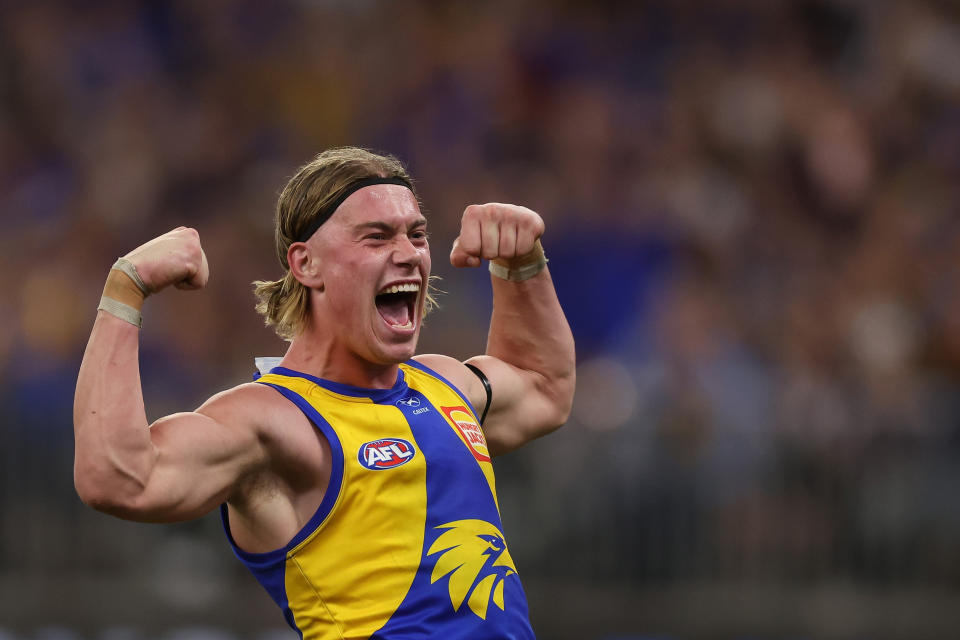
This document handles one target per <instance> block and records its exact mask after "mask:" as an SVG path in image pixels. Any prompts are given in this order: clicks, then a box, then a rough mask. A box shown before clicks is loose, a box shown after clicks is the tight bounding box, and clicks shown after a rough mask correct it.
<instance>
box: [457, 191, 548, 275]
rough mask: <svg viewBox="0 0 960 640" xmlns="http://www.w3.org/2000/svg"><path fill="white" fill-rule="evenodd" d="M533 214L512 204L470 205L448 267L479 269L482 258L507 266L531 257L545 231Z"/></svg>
mask: <svg viewBox="0 0 960 640" xmlns="http://www.w3.org/2000/svg"><path fill="white" fill-rule="evenodd" d="M544 228H545V227H544V224H543V218H541V217H540V216H539V215H537V213H536V212H535V211H531V210H530V209H527V208H526V207H520V206H517V205H513V204H500V203H497V202H491V203H488V204H472V205H470V206H469V207H467V208H466V209H465V210H464V212H463V219H462V220H461V222H460V236H459V237H458V238H457V239H456V240H454V241H453V250H452V251H451V252H450V264H452V265H453V266H455V267H479V266H480V264H481V258H483V259H485V260H498V261H505V262H509V261H511V260H513V259H514V258H521V257H523V256H526V255H527V254H529V253H531V252H532V251H534V249H535V245H536V242H537V240H538V239H539V238H540V236H542V235H543V231H544Z"/></svg>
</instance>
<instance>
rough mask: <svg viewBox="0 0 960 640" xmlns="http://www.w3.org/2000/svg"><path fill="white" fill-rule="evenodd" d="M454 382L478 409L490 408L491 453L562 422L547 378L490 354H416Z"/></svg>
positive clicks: (485, 428)
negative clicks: (460, 357) (464, 356)
mask: <svg viewBox="0 0 960 640" xmlns="http://www.w3.org/2000/svg"><path fill="white" fill-rule="evenodd" d="M416 359H417V360H418V361H419V362H422V363H423V364H425V365H427V366H429V367H430V368H432V369H433V370H435V371H437V372H438V373H440V374H441V375H442V376H443V377H445V378H446V379H447V380H449V381H450V382H451V383H453V384H454V385H456V386H457V387H458V388H459V389H460V390H461V391H462V392H463V394H464V395H466V396H467V398H468V399H469V400H470V403H471V404H472V405H473V406H474V408H475V409H476V411H477V414H478V417H479V416H480V415H482V414H483V413H484V411H486V414H487V415H486V418H485V419H484V420H483V433H484V436H485V437H486V439H487V446H488V447H489V449H490V452H491V453H492V454H493V455H500V454H504V453H508V452H510V451H513V450H514V449H516V448H518V447H520V446H522V445H524V444H526V443H527V442H529V441H531V440H533V439H534V438H537V437H539V436H542V435H545V434H547V433H549V432H550V431H553V430H554V429H556V428H557V427H559V426H560V425H561V424H562V423H563V419H562V418H561V417H560V416H558V412H557V411H556V409H555V407H556V403H555V402H554V400H553V398H552V397H551V396H550V395H549V393H548V386H547V385H546V384H545V383H546V381H545V380H544V379H543V378H542V376H540V374H537V373H536V372H532V371H525V370H523V369H519V368H517V367H515V366H513V365H510V364H508V363H506V362H504V361H503V360H500V359H499V358H495V357H492V356H476V357H473V358H470V359H469V360H467V361H466V362H460V361H458V360H456V359H454V358H450V357H448V356H442V355H429V356H417V358H416ZM466 364H471V365H473V366H475V367H477V368H478V369H479V370H480V371H481V372H482V373H483V374H484V376H485V377H486V378H487V380H488V382H489V384H490V391H491V396H490V402H489V406H488V405H487V392H486V390H485V388H484V386H483V383H482V382H481V381H480V378H479V377H478V376H477V375H476V374H475V373H474V372H473V371H471V370H470V369H469V368H467V366H466Z"/></svg>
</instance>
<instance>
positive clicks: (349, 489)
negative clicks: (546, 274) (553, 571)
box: [221, 361, 534, 640]
mask: <svg viewBox="0 0 960 640" xmlns="http://www.w3.org/2000/svg"><path fill="white" fill-rule="evenodd" d="M258 382H260V383H261V384H266V385H269V386H271V387H273V388H274V389H276V390H277V391H279V392H280V393H281V394H283V395H284V396H285V397H286V398H287V399H289V400H290V401H291V402H293V403H294V404H296V405H297V406H298V407H299V408H300V409H301V410H302V411H303V413H304V414H306V416H307V418H309V419H310V421H311V422H312V423H313V424H314V425H315V426H316V427H317V428H318V429H320V431H321V432H322V433H323V435H324V436H325V437H326V439H327V440H328V441H329V443H330V449H331V451H332V458H333V460H332V462H333V464H332V471H331V474H330V483H329V486H328V488H327V492H326V494H325V496H324V498H323V501H322V503H321V504H320V507H319V508H318V509H317V512H316V513H315V514H314V515H313V517H312V518H311V519H310V521H309V522H308V523H307V524H306V526H304V527H303V529H302V530H301V531H300V532H299V533H298V534H297V535H296V536H294V538H293V540H291V541H290V543H289V544H287V545H286V546H285V547H283V548H281V549H276V550H275V551H271V552H268V553H248V552H246V551H243V550H242V549H240V548H238V547H237V546H236V544H235V543H234V542H233V538H232V537H231V536H230V527H229V521H228V518H227V510H226V506H225V505H224V506H223V507H222V508H221V513H222V515H223V520H224V527H225V529H226V531H227V536H228V538H230V542H231V545H232V546H233V548H234V552H235V553H236V555H237V556H238V557H239V558H240V560H242V561H243V562H244V563H245V564H246V565H247V566H248V567H249V568H250V570H251V571H252V572H253V574H254V575H255V576H256V577H257V579H258V580H259V581H260V583H261V584H262V585H263V586H264V587H265V588H266V589H267V591H268V592H269V593H270V595H271V596H272V597H273V599H274V601H276V603H277V604H278V605H279V606H280V608H281V609H282V610H283V613H284V617H285V618H286V620H287V622H288V623H289V624H290V626H292V627H293V628H294V629H296V630H297V631H298V632H299V633H300V635H301V637H302V638H307V639H309V640H327V639H330V638H337V639H347V638H351V639H352V638H377V639H384V640H385V639H393V638H403V639H408V638H445V639H449V640H453V639H457V638H470V639H471V640H477V639H483V638H491V639H492V638H496V639H498V640H500V639H505V638H518V639H521V638H522V639H528V638H533V637H534V635H533V631H532V629H531V627H530V622H529V614H528V611H527V602H526V596H525V595H524V593H523V588H522V587H521V585H520V578H519V576H518V575H517V569H516V567H515V566H514V562H513V559H512V558H511V557H510V552H509V551H508V550H507V546H506V542H505V541H504V537H503V526H502V525H501V523H500V512H499V507H498V505H497V493H496V489H495V486H494V478H493V467H492V466H491V464H490V457H489V454H488V451H487V447H486V440H485V439H484V437H483V432H482V431H481V429H480V427H479V426H478V423H477V418H476V415H475V413H474V411H473V408H472V407H471V406H470V403H469V402H468V401H467V399H466V398H465V397H464V396H463V395H462V394H460V392H459V391H458V390H457V389H456V388H455V387H454V386H453V385H451V384H450V383H449V382H447V381H446V380H444V379H443V378H442V377H440V376H439V375H438V374H436V373H435V372H433V371H431V370H430V369H428V368H427V367H424V366H423V365H421V364H419V363H417V362H414V361H410V362H408V363H405V364H401V365H400V373H399V375H398V377H397V382H396V384H395V385H394V386H393V388H391V389H362V388H358V387H352V386H348V385H343V384H338V383H335V382H330V381H328V380H322V379H319V378H315V377H312V376H309V375H306V374H302V373H298V372H295V371H291V370H289V369H285V368H282V367H274V368H273V369H271V370H270V372H269V373H268V374H266V375H263V376H261V377H260V378H259V379H258Z"/></svg>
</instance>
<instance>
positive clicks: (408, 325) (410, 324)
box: [390, 320, 413, 329]
mask: <svg viewBox="0 0 960 640" xmlns="http://www.w3.org/2000/svg"><path fill="white" fill-rule="evenodd" d="M390 326H392V327H393V328H395V329H413V320H407V323H406V324H394V325H390Z"/></svg>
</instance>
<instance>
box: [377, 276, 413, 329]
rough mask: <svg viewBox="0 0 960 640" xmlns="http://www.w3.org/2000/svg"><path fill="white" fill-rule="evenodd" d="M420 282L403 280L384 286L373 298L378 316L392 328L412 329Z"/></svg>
mask: <svg viewBox="0 0 960 640" xmlns="http://www.w3.org/2000/svg"><path fill="white" fill-rule="evenodd" d="M419 295H420V284H419V283H417V282H405V283H402V284H394V285H390V286H387V287H384V288H383V289H382V290H381V291H380V293H378V294H377V297H376V299H375V302H376V305H377V311H378V312H380V317H381V318H383V320H384V321H385V322H386V323H387V324H388V325H390V326H391V327H393V328H394V329H413V327H414V324H415V318H416V308H417V296H419Z"/></svg>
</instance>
